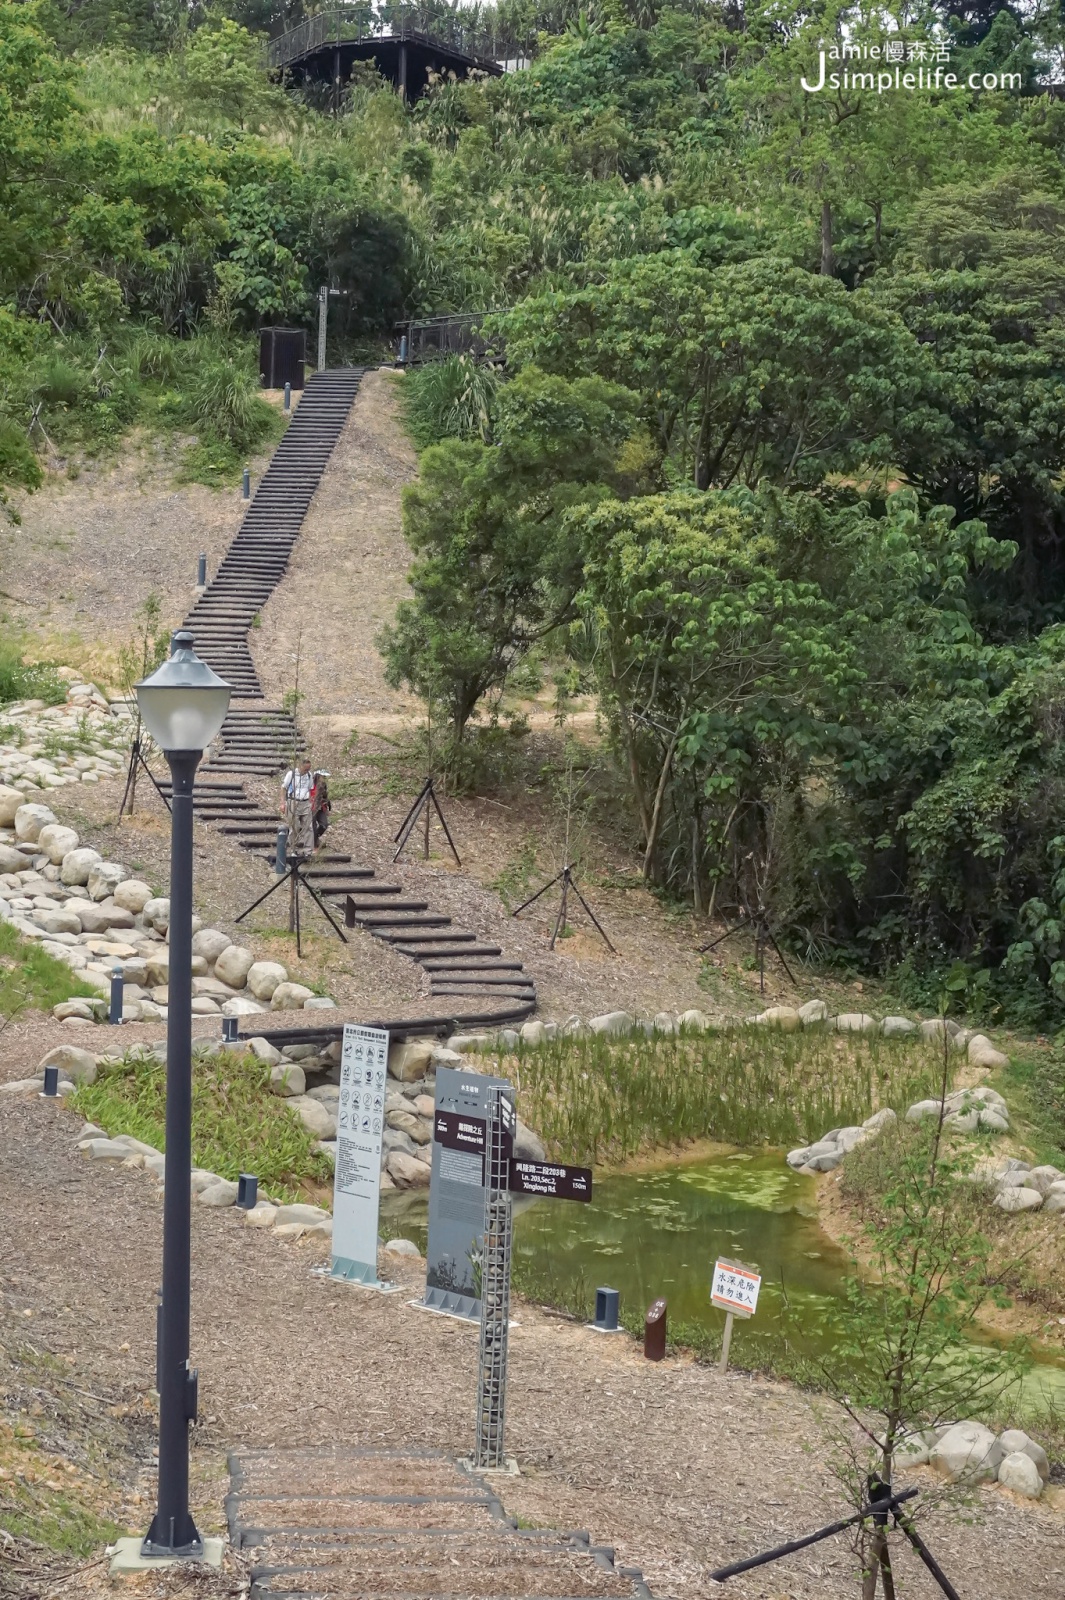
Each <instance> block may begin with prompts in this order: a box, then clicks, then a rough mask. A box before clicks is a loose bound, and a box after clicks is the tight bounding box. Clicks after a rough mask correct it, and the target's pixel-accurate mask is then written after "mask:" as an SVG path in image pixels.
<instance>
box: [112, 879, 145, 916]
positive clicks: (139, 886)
mask: <svg viewBox="0 0 1065 1600" xmlns="http://www.w3.org/2000/svg"><path fill="white" fill-rule="evenodd" d="M151 898H152V891H151V889H150V888H149V887H148V885H147V884H146V883H144V882H142V881H141V879H140V878H123V880H122V882H121V883H117V884H116V885H115V905H116V906H121V907H122V910H123V911H132V913H133V915H134V916H138V915H139V914H140V912H142V911H143V910H144V908H145V906H146V905H147V904H148V901H149V900H150V899H151Z"/></svg>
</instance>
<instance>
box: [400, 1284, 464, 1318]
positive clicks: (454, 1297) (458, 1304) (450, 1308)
mask: <svg viewBox="0 0 1065 1600" xmlns="http://www.w3.org/2000/svg"><path fill="white" fill-rule="evenodd" d="M411 1305H412V1306H417V1307H418V1309H419V1310H420V1311H439V1312H441V1313H442V1314H443V1315H444V1316H445V1317H458V1318H459V1320H460V1321H462V1322H476V1323H478V1324H480V1321H481V1302H480V1301H479V1300H477V1299H475V1298H474V1296H473V1295H469V1294H458V1293H457V1292H456V1291H455V1290H454V1289H431V1288H430V1287H429V1285H428V1284H426V1286H425V1298H424V1299H423V1300H412V1301H411Z"/></svg>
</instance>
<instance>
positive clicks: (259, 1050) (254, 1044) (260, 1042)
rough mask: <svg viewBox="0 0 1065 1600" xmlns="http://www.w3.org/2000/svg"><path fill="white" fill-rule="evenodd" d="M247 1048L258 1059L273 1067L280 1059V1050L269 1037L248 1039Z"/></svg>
mask: <svg viewBox="0 0 1065 1600" xmlns="http://www.w3.org/2000/svg"><path fill="white" fill-rule="evenodd" d="M247 1048H248V1049H249V1050H250V1051H251V1053H252V1055H253V1056H255V1057H256V1058H257V1060H259V1061H265V1062H266V1063H267V1065H268V1066H271V1067H275V1066H276V1065H277V1063H278V1062H279V1061H280V1060H281V1052H280V1050H279V1049H278V1048H277V1046H276V1045H272V1044H271V1043H270V1041H269V1039H249V1040H248V1043H247Z"/></svg>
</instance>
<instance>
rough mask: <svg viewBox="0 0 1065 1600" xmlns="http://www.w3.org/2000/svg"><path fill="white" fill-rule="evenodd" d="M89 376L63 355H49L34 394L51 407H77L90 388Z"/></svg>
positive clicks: (35, 385)
mask: <svg viewBox="0 0 1065 1600" xmlns="http://www.w3.org/2000/svg"><path fill="white" fill-rule="evenodd" d="M89 381H90V380H89V376H88V374H87V373H85V372H82V371H81V369H80V368H78V367H76V366H75V365H74V363H73V362H72V361H68V360H67V358H66V357H65V356H63V355H59V354H54V355H49V356H48V357H47V359H46V360H45V362H44V365H43V366H42V368H41V371H40V376H39V377H38V378H37V381H36V383H35V384H34V393H35V394H36V396H37V398H38V399H40V400H43V401H44V402H45V404H46V405H49V406H67V407H71V406H76V405H77V404H78V403H79V401H80V400H82V399H83V398H84V396H85V394H86V393H87V391H88V388H89Z"/></svg>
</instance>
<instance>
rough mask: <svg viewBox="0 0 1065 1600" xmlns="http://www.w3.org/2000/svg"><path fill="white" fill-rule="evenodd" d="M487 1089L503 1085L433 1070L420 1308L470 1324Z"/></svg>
mask: <svg viewBox="0 0 1065 1600" xmlns="http://www.w3.org/2000/svg"><path fill="white" fill-rule="evenodd" d="M493 1084H500V1085H502V1084H503V1079H501V1078H489V1077H482V1076H481V1074H480V1073H477V1072H470V1071H469V1070H468V1069H467V1070H465V1071H456V1069H455V1068H453V1067H439V1068H438V1069H437V1074H436V1107H435V1111H434V1115H433V1161H432V1167H431V1169H430V1172H431V1179H430V1185H429V1244H428V1248H427V1251H426V1272H425V1299H424V1300H423V1301H422V1304H423V1305H425V1306H427V1307H428V1308H429V1309H430V1310H432V1311H448V1312H450V1313H451V1314H452V1315H453V1316H459V1317H467V1318H469V1319H470V1320H471V1321H473V1322H478V1321H480V1316H481V1286H480V1277H481V1241H482V1236H483V1234H484V1157H485V1145H486V1143H487V1140H486V1137H485V1129H486V1126H487V1117H488V1108H489V1104H490V1100H489V1093H488V1091H489V1089H490V1088H491V1087H492V1085H493Z"/></svg>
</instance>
